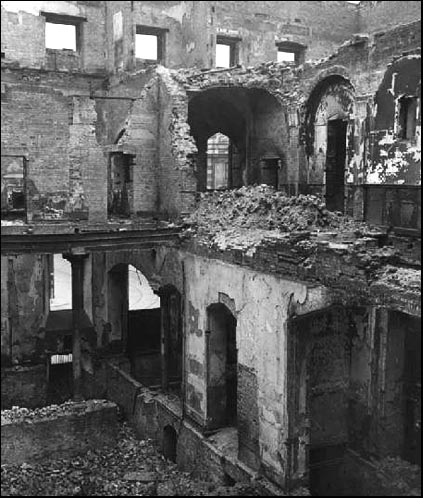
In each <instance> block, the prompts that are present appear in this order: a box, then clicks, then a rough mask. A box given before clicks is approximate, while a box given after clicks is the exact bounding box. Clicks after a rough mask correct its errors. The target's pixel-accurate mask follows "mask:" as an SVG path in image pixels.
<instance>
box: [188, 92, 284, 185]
mask: <svg viewBox="0 0 423 498" xmlns="http://www.w3.org/2000/svg"><path fill="white" fill-rule="evenodd" d="M188 122H189V125H190V130H191V134H192V136H193V137H194V139H195V142H196V145H197V149H198V154H197V168H196V170H197V189H198V190H199V191H206V190H216V189H217V190H218V189H222V188H239V187H242V186H243V185H251V184H255V183H263V182H267V181H269V177H268V173H269V172H268V171H267V170H268V169H272V170H273V169H274V168H276V167H279V164H280V165H282V163H283V162H284V160H283V158H284V150H285V148H286V137H287V128H286V124H285V119H284V117H283V112H282V107H281V105H280V104H279V102H278V100H277V99H276V98H275V97H274V96H273V95H272V94H270V93H269V92H268V91H266V90H264V89H258V88H242V87H215V88H209V89H206V90H204V91H201V92H196V93H195V94H193V96H192V97H191V98H190V101H189V106H188ZM269 158H270V159H271V161H269V160H268V159H269ZM274 159H275V161H274ZM278 160H279V161H280V163H278ZM263 163H265V168H263V166H262V165H263ZM281 169H282V168H281ZM274 176H275V175H274V174H273V171H272V175H271V182H272V185H275V183H276V182H275V180H274V179H273V177H274ZM285 176H286V168H285V170H284V171H283V173H282V172H281V174H280V175H279V179H278V180H279V183H280V184H282V183H284V182H286V178H285Z"/></svg>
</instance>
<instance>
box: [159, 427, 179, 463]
mask: <svg viewBox="0 0 423 498" xmlns="http://www.w3.org/2000/svg"><path fill="white" fill-rule="evenodd" d="M177 446H178V435H177V433H176V431H175V429H174V428H173V427H172V426H170V425H167V426H166V427H165V428H164V429H163V455H164V457H165V458H167V459H168V460H170V461H171V462H175V463H176V449H177Z"/></svg>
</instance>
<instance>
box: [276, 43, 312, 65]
mask: <svg viewBox="0 0 423 498" xmlns="http://www.w3.org/2000/svg"><path fill="white" fill-rule="evenodd" d="M276 46H277V49H278V53H277V61H278V62H290V63H292V64H302V63H303V62H304V58H305V50H306V47H305V46H304V45H301V44H299V43H294V42H279V43H277V44H276Z"/></svg>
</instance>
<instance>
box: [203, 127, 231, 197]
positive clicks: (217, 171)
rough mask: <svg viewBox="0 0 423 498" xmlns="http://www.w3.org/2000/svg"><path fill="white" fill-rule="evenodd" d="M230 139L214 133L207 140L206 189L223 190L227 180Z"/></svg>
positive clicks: (227, 185)
mask: <svg viewBox="0 0 423 498" xmlns="http://www.w3.org/2000/svg"><path fill="white" fill-rule="evenodd" d="M229 149H230V140H229V138H228V137H227V136H226V135H223V134H222V133H215V134H214V135H213V136H212V137H210V138H209V139H208V141H207V190H224V189H227V188H228V187H229V186H230V182H229V156H230V154H229Z"/></svg>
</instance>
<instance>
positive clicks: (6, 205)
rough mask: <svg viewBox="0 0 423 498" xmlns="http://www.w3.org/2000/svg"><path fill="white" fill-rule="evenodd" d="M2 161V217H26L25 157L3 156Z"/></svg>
mask: <svg viewBox="0 0 423 498" xmlns="http://www.w3.org/2000/svg"><path fill="white" fill-rule="evenodd" d="M1 163H2V164H1V218H2V219H9V218H11V219H17V218H25V215H26V196H25V159H24V158H23V157H16V156H2V159H1Z"/></svg>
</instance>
